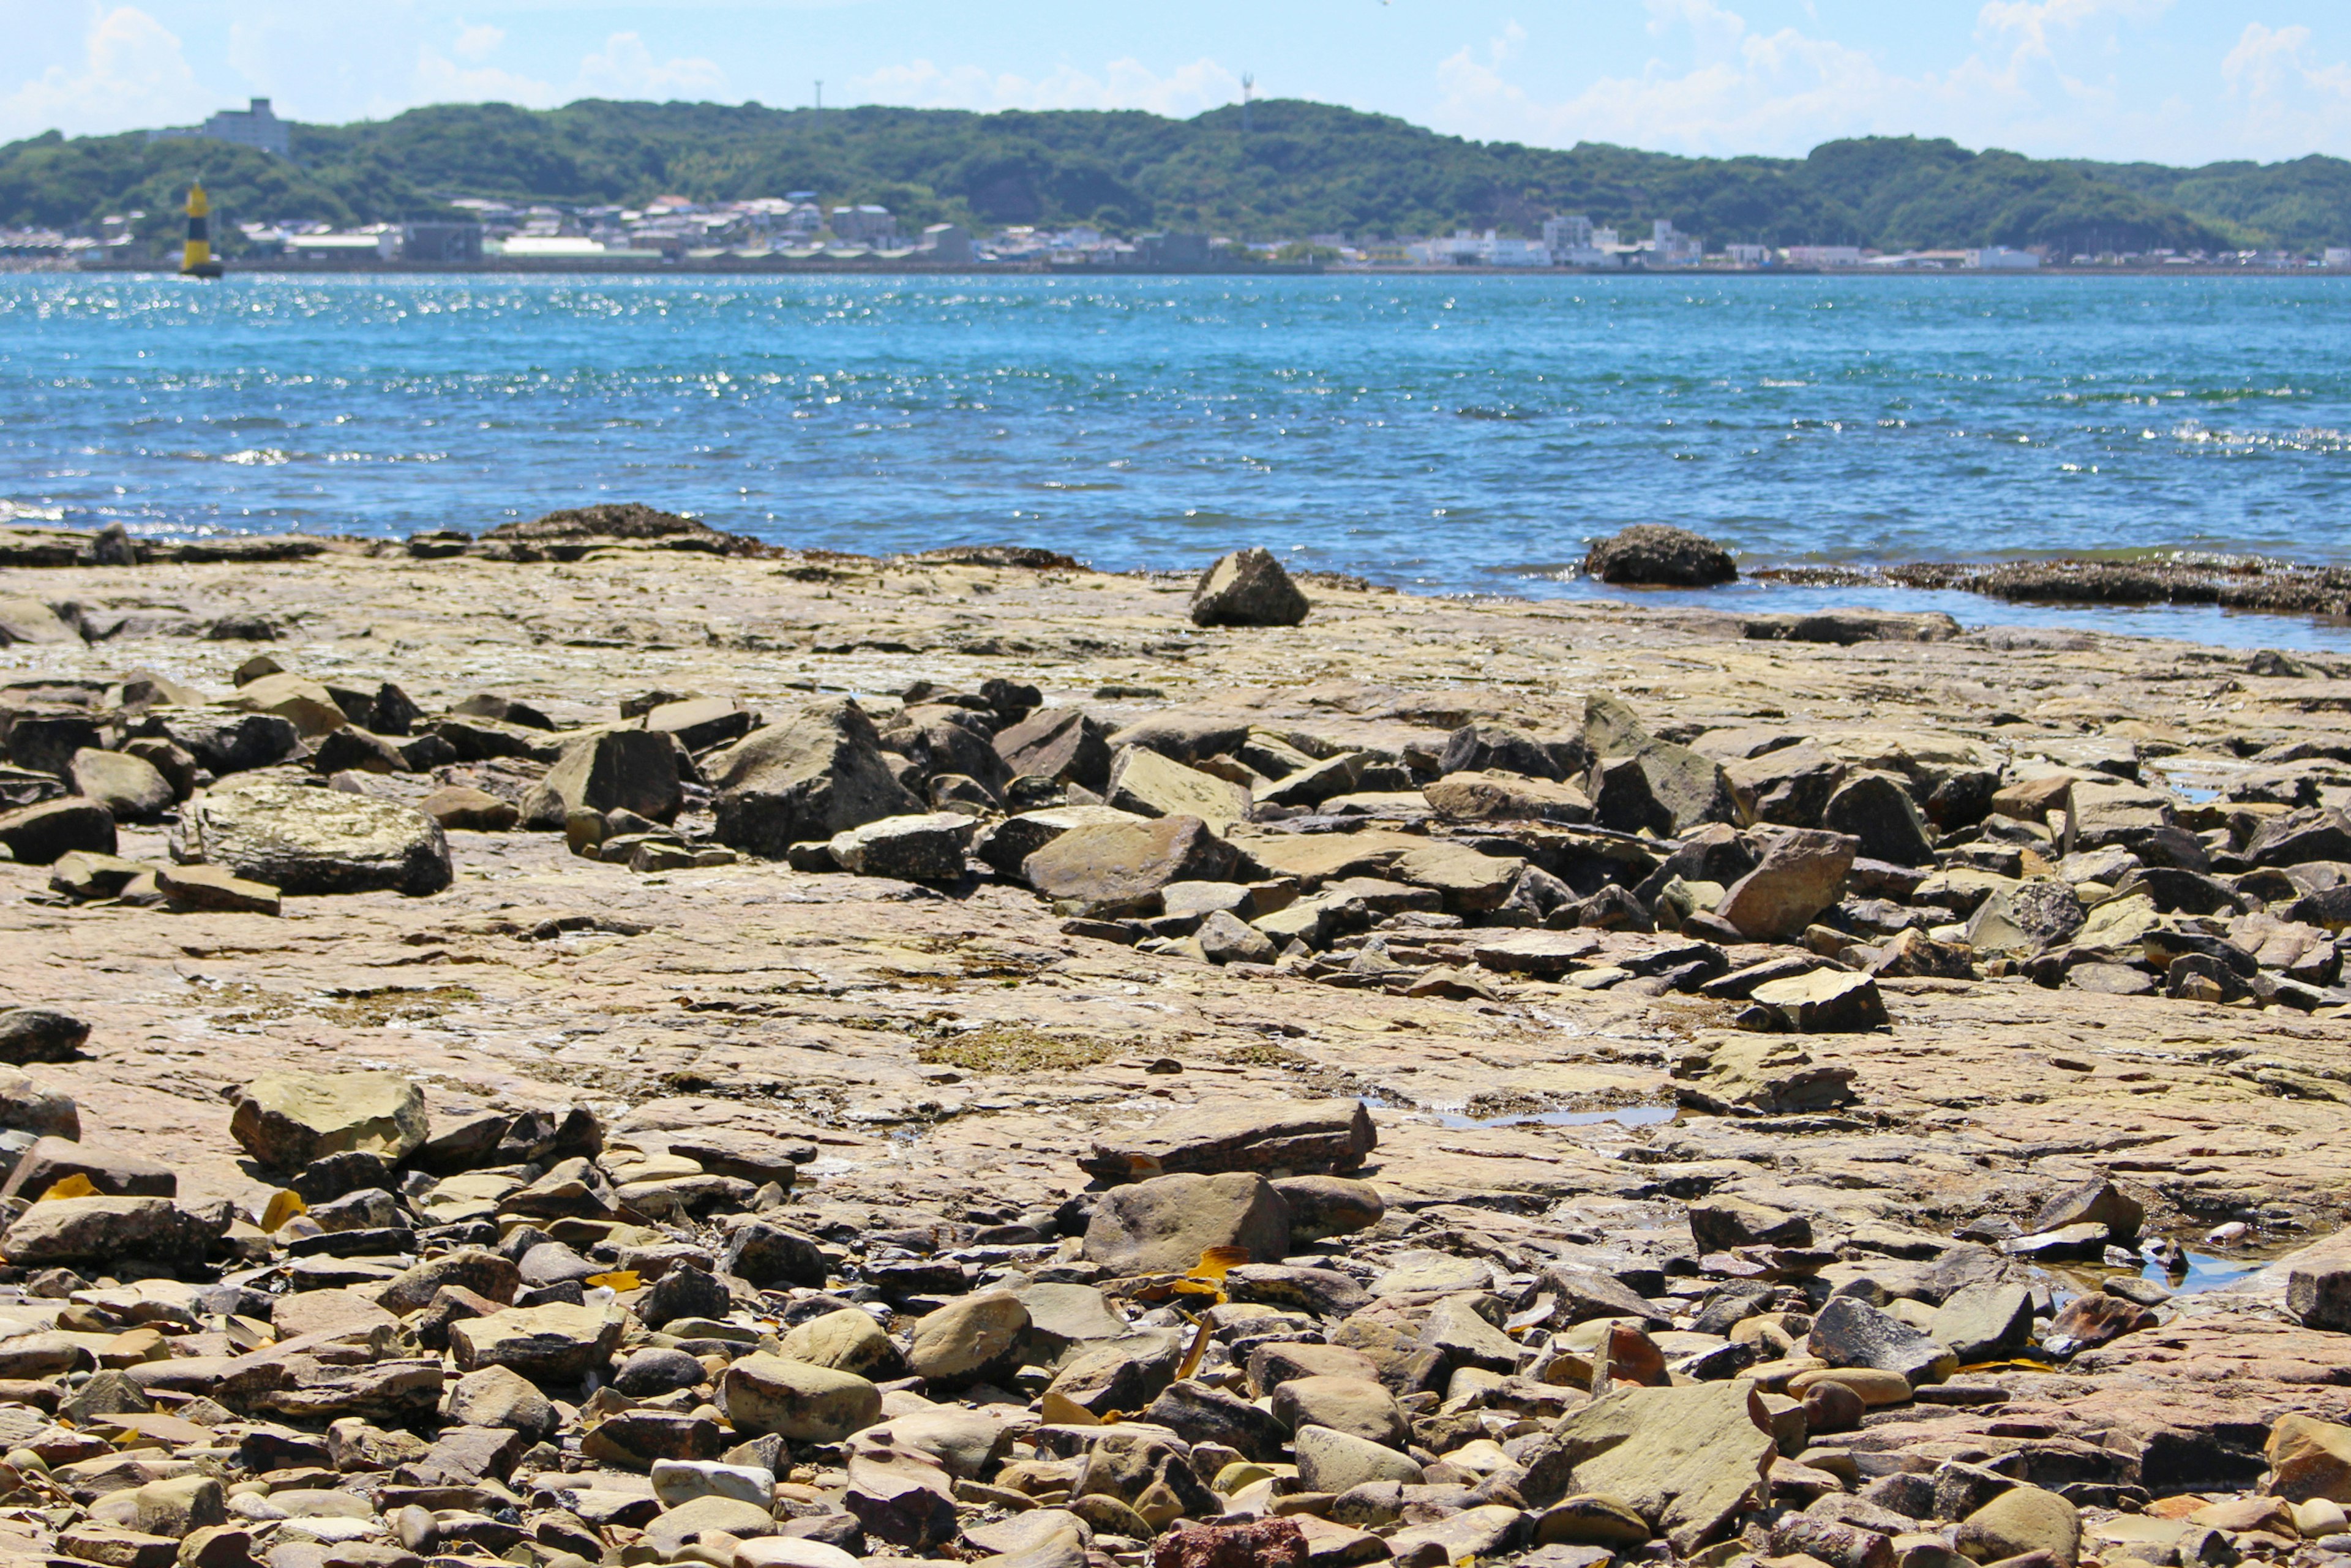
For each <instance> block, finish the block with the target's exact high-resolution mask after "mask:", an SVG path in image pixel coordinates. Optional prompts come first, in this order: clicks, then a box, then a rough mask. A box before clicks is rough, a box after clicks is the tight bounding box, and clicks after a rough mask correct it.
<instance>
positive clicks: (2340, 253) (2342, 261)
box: [2320, 245, 2351, 267]
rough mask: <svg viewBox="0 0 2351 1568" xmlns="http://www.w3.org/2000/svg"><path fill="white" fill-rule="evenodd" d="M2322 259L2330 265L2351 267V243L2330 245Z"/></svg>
mask: <svg viewBox="0 0 2351 1568" xmlns="http://www.w3.org/2000/svg"><path fill="white" fill-rule="evenodd" d="M2320 259H2321V261H2322V262H2323V263H2324V264H2325V266H2328V267H2351V245H2330V246H2327V247H2326V254H2325V256H2323V257H2321V258H2320Z"/></svg>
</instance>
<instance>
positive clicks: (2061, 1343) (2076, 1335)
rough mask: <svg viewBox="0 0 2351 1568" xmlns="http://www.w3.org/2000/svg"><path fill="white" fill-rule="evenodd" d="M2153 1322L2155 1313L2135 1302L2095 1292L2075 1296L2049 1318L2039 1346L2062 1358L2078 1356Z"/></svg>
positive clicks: (2148, 1325)
mask: <svg viewBox="0 0 2351 1568" xmlns="http://www.w3.org/2000/svg"><path fill="white" fill-rule="evenodd" d="M2156 1322H2157V1319H2156V1315H2155V1313H2154V1312H2150V1311H2148V1310H2147V1308H2146V1307H2144V1306H2141V1305H2140V1304H2139V1303H2138V1302H2137V1301H2130V1300H2128V1299H2126V1298H2125V1297H2122V1296H2110V1295H2106V1294H2105V1293H2104V1292H2102V1291H2094V1292H2092V1293H2091V1294H2089V1295H2086V1296H2076V1297H2074V1299H2073V1300H2072V1301H2068V1302H2066V1303H2065V1305H2064V1307H2063V1308H2061V1309H2060V1310H2059V1312H2058V1313H2057V1315H2056V1316H2055V1317H2053V1318H2052V1319H2050V1320H2049V1331H2048V1333H2044V1334H2043V1335H2042V1336H2041V1343H2042V1348H2043V1349H2044V1350H2046V1351H2047V1352H2048V1353H2049V1354H2052V1355H2054V1356H2058V1357H2061V1358H2062V1357H2065V1356H2073V1355H2078V1354H2081V1353H2082V1352H2084V1351H2085V1350H2095V1349H2096V1348H2097V1347H2098V1346H2100V1345H2102V1344H2105V1343H2107V1342H2108V1341H2110V1340H2117V1339H2120V1338H2121V1337H2122V1336H2123V1335H2125V1334H2126V1333H2138V1331H2139V1330H2141V1329H2149V1328H2153V1327H2154V1326H2155V1325H2156Z"/></svg>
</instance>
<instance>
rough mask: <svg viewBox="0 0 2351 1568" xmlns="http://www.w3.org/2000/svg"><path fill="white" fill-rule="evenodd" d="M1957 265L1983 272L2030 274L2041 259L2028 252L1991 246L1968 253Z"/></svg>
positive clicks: (2002, 246) (2001, 246)
mask: <svg viewBox="0 0 2351 1568" xmlns="http://www.w3.org/2000/svg"><path fill="white" fill-rule="evenodd" d="M1959 265H1960V266H1962V267H1970V268H1973V269H1976V270H1979V271H1984V272H2030V271H2032V269H2033V268H2034V267H2039V266H2040V265H2041V258H2040V257H2039V256H2035V255H2033V254H2032V252H2031V251H2029V250H2011V249H2009V248H2008V246H2004V245H1993V246H1985V247H1984V248H1983V249H1981V250H1971V251H1970V252H1968V254H1967V259H1966V260H1965V261H1963V262H1961V263H1960V264H1959Z"/></svg>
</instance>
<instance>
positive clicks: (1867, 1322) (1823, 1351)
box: [1804, 1296, 1959, 1388]
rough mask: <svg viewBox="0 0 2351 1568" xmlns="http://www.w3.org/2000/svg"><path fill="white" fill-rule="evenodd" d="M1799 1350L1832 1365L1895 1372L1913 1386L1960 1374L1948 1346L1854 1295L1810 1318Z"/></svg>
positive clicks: (1830, 1303)
mask: <svg viewBox="0 0 2351 1568" xmlns="http://www.w3.org/2000/svg"><path fill="white" fill-rule="evenodd" d="M1804 1348H1805V1349H1807V1350H1809V1351H1810V1352H1811V1353H1812V1354H1814V1355H1816V1356H1819V1357H1820V1358H1821V1359H1822V1360H1823V1361H1825V1362H1827V1363H1828V1364H1830V1365H1831V1366H1861V1367H1868V1368H1871V1369H1873V1370H1875V1371H1878V1372H1894V1373H1899V1374H1901V1375H1902V1376H1903V1377H1904V1378H1905V1379H1906V1380H1907V1381H1908V1383H1909V1384H1910V1385H1911V1386H1912V1387H1914V1388H1915V1387H1917V1386H1918V1385H1920V1384H1925V1383H1940V1382H1942V1381H1944V1380H1945V1379H1946V1378H1948V1377H1949V1376H1950V1375H1951V1374H1952V1373H1954V1372H1956V1371H1958V1370H1959V1357H1958V1356H1957V1355H1955V1354H1952V1352H1951V1347H1950V1346H1949V1345H1947V1344H1942V1343H1938V1342H1937V1341H1935V1340H1933V1339H1930V1338H1928V1336H1927V1335H1925V1334H1923V1333H1919V1332H1918V1331H1917V1329H1914V1328H1912V1327H1911V1326H1910V1325H1909V1324H1907V1323H1906V1322H1903V1321H1902V1320H1901V1319H1899V1318H1897V1317H1895V1316H1893V1315H1892V1314H1890V1313H1887V1312H1880V1311H1879V1310H1878V1309H1877V1308H1876V1307H1873V1306H1871V1305H1870V1304H1869V1303H1868V1302H1866V1301H1863V1300H1862V1299H1861V1298H1860V1297H1858V1296H1832V1297H1830V1298H1829V1301H1828V1304H1827V1305H1825V1306H1823V1308H1822V1309H1821V1310H1820V1312H1819V1315H1817V1316H1816V1317H1814V1318H1813V1329H1812V1333H1811V1335H1810V1336H1809V1337H1808V1338H1807V1339H1806V1340H1805V1342H1804Z"/></svg>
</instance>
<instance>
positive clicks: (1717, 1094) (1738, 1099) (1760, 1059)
mask: <svg viewBox="0 0 2351 1568" xmlns="http://www.w3.org/2000/svg"><path fill="white" fill-rule="evenodd" d="M1674 1077H1675V1080H1676V1082H1675V1085H1674V1092H1675V1095H1676V1097H1677V1099H1679V1100H1680V1101H1682V1103H1685V1104H1689V1105H1695V1106H1697V1107H1698V1108H1699V1109H1701V1110H1712V1111H1715V1113H1717V1114H1725V1113H1726V1112H1725V1111H1723V1110H1722V1109H1721V1108H1722V1107H1728V1106H1745V1107H1747V1108H1748V1109H1750V1110H1754V1111H1765V1112H1792V1111H1818V1110H1823V1109H1824V1108H1826V1107H1828V1106H1831V1105H1843V1104H1845V1103H1849V1102H1850V1101H1851V1100H1852V1099H1853V1080H1854V1070H1853V1069H1852V1068H1850V1067H1840V1066H1837V1065H1834V1063H1830V1062H1822V1061H1813V1058H1812V1056H1811V1055H1810V1053H1808V1052H1807V1051H1805V1050H1804V1049H1803V1047H1802V1046H1801V1045H1799V1044H1797V1043H1796V1042H1795V1041H1793V1040H1787V1039H1772V1038H1761V1039H1753V1038H1750V1039H1744V1040H1720V1041H1717V1042H1715V1043H1714V1045H1713V1046H1712V1048H1711V1049H1710V1050H1707V1051H1702V1052H1700V1051H1693V1052H1692V1053H1691V1054H1689V1055H1687V1056H1686V1057H1684V1058H1682V1060H1681V1061H1679V1062H1678V1063H1677V1065H1676V1066H1675V1069H1674Z"/></svg>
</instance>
